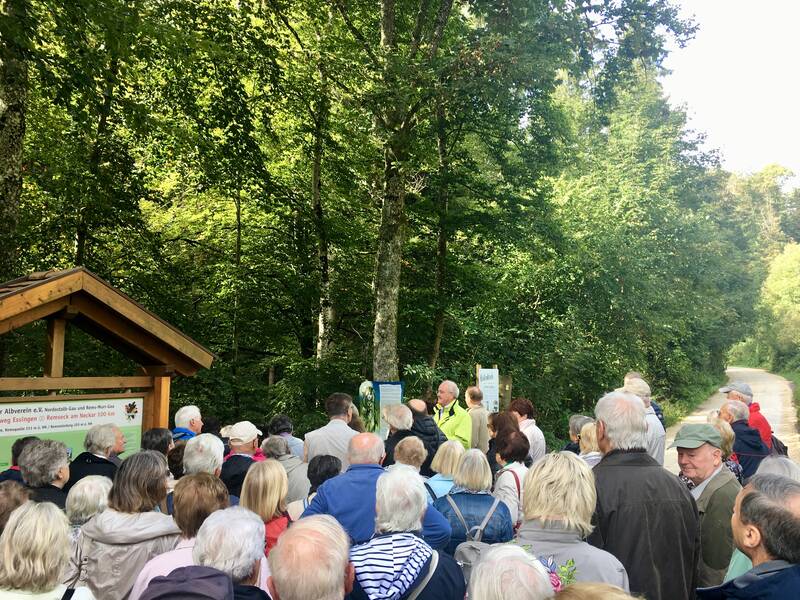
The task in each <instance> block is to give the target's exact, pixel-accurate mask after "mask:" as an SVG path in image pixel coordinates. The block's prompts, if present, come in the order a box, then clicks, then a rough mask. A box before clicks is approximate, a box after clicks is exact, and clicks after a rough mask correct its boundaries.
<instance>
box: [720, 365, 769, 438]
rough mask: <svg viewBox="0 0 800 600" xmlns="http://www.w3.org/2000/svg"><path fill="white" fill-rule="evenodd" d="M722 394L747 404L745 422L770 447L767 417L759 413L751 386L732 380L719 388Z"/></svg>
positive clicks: (728, 398) (758, 406)
mask: <svg viewBox="0 0 800 600" xmlns="http://www.w3.org/2000/svg"><path fill="white" fill-rule="evenodd" d="M719 391H720V392H721V393H723V394H727V400H739V401H740V402H744V403H745V404H746V405H747V424H748V425H749V426H750V427H752V428H753V429H755V430H756V431H758V434H759V435H760V436H761V441H763V442H764V444H765V445H766V447H767V448H769V449H770V450H771V449H772V427H771V426H770V424H769V421H767V418H766V417H765V416H764V415H763V414H761V406H760V405H759V403H758V402H754V401H753V388H751V387H750V385H749V384H747V383H745V382H744V381H734V382H732V383H729V384H728V385H726V386H724V387H721V388H719Z"/></svg>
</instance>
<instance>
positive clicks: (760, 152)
mask: <svg viewBox="0 0 800 600" xmlns="http://www.w3.org/2000/svg"><path fill="white" fill-rule="evenodd" d="M673 3H674V4H676V5H678V6H680V7H681V13H682V15H684V16H694V19H695V21H696V22H697V23H698V25H699V27H700V29H699V31H698V32H697V35H696V36H695V38H694V39H693V40H691V41H690V42H689V43H688V45H687V46H686V47H685V48H677V47H675V48H673V51H672V53H671V54H670V56H669V57H668V58H667V60H666V61H665V63H664V66H665V67H666V68H668V69H670V70H671V71H672V73H671V74H670V75H667V76H665V77H663V78H662V84H663V85H664V89H665V91H666V93H667V95H668V96H669V98H670V102H671V104H673V105H676V106H677V105H681V104H683V105H685V108H686V110H687V113H688V115H689V126H690V127H691V128H693V129H696V130H698V131H702V132H705V133H706V135H707V147H708V148H716V149H718V150H719V151H720V153H721V158H722V164H723V167H725V168H726V169H728V170H730V171H735V172H741V173H751V172H755V171H759V170H761V169H762V168H763V167H764V166H766V165H768V164H772V163H777V164H780V165H783V166H785V167H788V168H790V169H791V170H792V171H794V173H795V177H794V179H793V180H792V181H791V182H790V183H789V186H788V187H800V34H799V33H798V27H800V0H673Z"/></svg>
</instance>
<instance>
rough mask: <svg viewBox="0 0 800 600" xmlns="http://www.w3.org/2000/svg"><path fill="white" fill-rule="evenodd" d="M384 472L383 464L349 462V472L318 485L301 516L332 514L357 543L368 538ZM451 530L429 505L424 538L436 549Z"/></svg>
mask: <svg viewBox="0 0 800 600" xmlns="http://www.w3.org/2000/svg"><path fill="white" fill-rule="evenodd" d="M383 473H385V471H384V470H383V467H381V466H380V465H350V467H349V468H348V469H347V471H345V472H344V473H342V474H341V475H337V476H336V477H333V478H331V479H328V481H326V482H325V483H323V484H322V485H321V486H319V489H318V490H317V495H316V496H314V499H313V500H312V501H311V504H309V505H308V508H307V509H306V510H305V512H303V515H302V516H303V517H308V516H311V515H331V516H332V517H333V518H335V519H336V520H337V521H339V524H340V525H341V526H342V527H344V530H345V531H346V532H347V534H348V535H349V536H350V539H352V540H353V543H354V544H363V543H364V542H366V541H369V539H370V538H371V537H372V535H373V534H374V533H375V489H376V488H377V485H378V477H380V476H381V475H383ZM450 533H451V529H450V524H449V523H448V522H447V519H445V518H444V517H443V516H442V514H441V513H440V512H439V511H438V510H436V509H435V508H433V507H432V506H429V507H428V510H427V511H425V517H424V518H423V520H422V538H423V539H424V540H425V541H426V542H428V544H430V545H431V547H433V548H444V547H445V546H446V545H447V543H448V542H449V541H450Z"/></svg>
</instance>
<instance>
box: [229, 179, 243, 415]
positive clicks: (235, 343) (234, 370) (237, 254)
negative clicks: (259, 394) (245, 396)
mask: <svg viewBox="0 0 800 600" xmlns="http://www.w3.org/2000/svg"><path fill="white" fill-rule="evenodd" d="M234 202H235V203H236V244H235V246H234V255H233V317H232V319H231V321H232V325H233V327H232V332H231V335H232V340H231V347H232V350H233V364H232V365H231V374H232V375H233V386H232V387H233V394H232V396H233V410H234V412H235V413H236V414H237V415H238V414H239V413H240V412H241V408H242V404H241V396H240V394H239V292H240V290H239V282H240V281H241V273H240V270H241V266H242V197H241V192H240V191H238V190H237V192H236V196H235V197H234Z"/></svg>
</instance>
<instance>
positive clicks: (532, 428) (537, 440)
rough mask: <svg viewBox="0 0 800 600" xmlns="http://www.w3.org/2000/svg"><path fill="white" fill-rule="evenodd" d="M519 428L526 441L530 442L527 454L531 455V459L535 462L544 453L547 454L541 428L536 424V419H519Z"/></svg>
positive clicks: (542, 456)
mask: <svg viewBox="0 0 800 600" xmlns="http://www.w3.org/2000/svg"><path fill="white" fill-rule="evenodd" d="M519 430H520V431H521V432H522V433H524V434H525V437H526V438H528V442H530V445H531V449H530V452H528V456H530V457H531V460H533V462H536V461H537V460H539V459H540V458H544V455H545V454H547V444H546V443H545V441H544V434H543V433H542V430H541V429H539V428H538V427H537V426H536V421H535V420H533V419H525V420H524V421H520V424H519Z"/></svg>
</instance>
